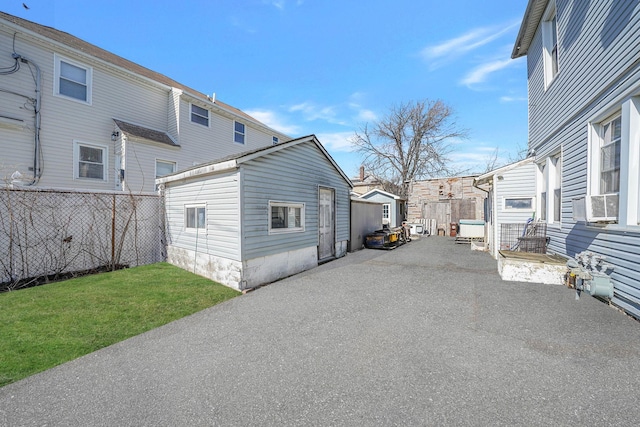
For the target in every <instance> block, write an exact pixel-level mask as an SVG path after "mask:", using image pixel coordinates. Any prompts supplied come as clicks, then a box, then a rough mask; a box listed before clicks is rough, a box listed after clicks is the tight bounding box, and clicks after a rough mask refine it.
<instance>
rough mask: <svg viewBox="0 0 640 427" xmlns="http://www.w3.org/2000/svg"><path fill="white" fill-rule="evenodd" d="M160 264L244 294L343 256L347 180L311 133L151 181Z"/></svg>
mask: <svg viewBox="0 0 640 427" xmlns="http://www.w3.org/2000/svg"><path fill="white" fill-rule="evenodd" d="M156 184H158V185H159V186H160V189H161V191H162V192H163V194H164V201H165V209H166V222H167V261H168V262H170V263H171V264H174V265H176V266H178V267H181V268H184V269H186V270H189V271H193V272H195V273H196V274H200V275H202V276H205V277H208V278H210V279H212V280H215V281H218V282H220V283H223V284H225V285H227V286H230V287H232V288H235V289H239V290H244V289H248V288H253V287H256V286H259V285H262V284H265V283H269V282H273V281H275V280H278V279H281V278H283V277H287V276H290V275H292V274H295V273H299V272H301V271H304V270H307V269H309V268H312V267H315V266H317V265H318V263H319V262H323V261H328V260H331V259H333V258H337V257H341V256H344V255H345V254H346V252H347V242H348V240H349V210H350V192H351V189H352V186H351V182H350V181H349V179H348V177H347V176H346V175H345V174H344V172H343V171H342V170H341V169H340V167H339V166H338V165H337V164H336V162H335V161H334V160H333V158H332V157H331V156H330V155H329V153H328V152H327V151H326V150H325V149H324V147H323V146H322V144H321V143H320V142H319V141H318V139H317V138H316V137H315V135H310V136H306V137H303V138H299V139H295V140H291V141H288V142H284V143H280V144H277V145H273V146H269V147H264V148H261V149H257V150H253V151H248V152H245V153H241V154H238V155H234V156H229V157H226V158H223V159H219V160H216V161H212V162H208V163H203V164H201V165H198V166H196V167H193V168H190V169H187V170H184V171H181V172H177V173H174V174H172V175H168V176H164V177H162V178H158V179H157V180H156Z"/></svg>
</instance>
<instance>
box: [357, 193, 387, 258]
mask: <svg viewBox="0 0 640 427" xmlns="http://www.w3.org/2000/svg"><path fill="white" fill-rule="evenodd" d="M380 229H382V203H378V202H374V201H372V200H365V199H362V198H360V197H358V196H357V195H352V196H351V238H350V239H349V252H355V251H357V250H360V249H362V248H364V242H365V239H366V237H367V235H368V234H369V233H373V232H374V231H376V230H380Z"/></svg>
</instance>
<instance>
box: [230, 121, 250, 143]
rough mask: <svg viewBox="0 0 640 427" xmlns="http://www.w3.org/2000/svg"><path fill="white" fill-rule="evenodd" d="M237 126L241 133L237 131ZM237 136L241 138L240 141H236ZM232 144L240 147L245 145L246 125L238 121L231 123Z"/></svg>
mask: <svg viewBox="0 0 640 427" xmlns="http://www.w3.org/2000/svg"><path fill="white" fill-rule="evenodd" d="M238 125H240V126H242V131H239V130H238ZM239 136H241V138H240V139H241V140H242V141H238V139H239V138H238V137H239ZM233 142H234V143H236V144H241V145H246V143H247V125H245V124H244V123H242V122H240V121H238V120H234V121H233Z"/></svg>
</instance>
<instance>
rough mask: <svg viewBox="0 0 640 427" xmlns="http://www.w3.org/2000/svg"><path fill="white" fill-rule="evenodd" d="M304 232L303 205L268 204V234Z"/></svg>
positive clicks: (289, 203) (287, 203) (286, 203)
mask: <svg viewBox="0 0 640 427" xmlns="http://www.w3.org/2000/svg"><path fill="white" fill-rule="evenodd" d="M298 231H304V203H292V202H273V201H271V202H269V233H289V232H298Z"/></svg>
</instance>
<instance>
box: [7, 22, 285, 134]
mask: <svg viewBox="0 0 640 427" xmlns="http://www.w3.org/2000/svg"><path fill="white" fill-rule="evenodd" d="M0 19H2V20H5V21H7V22H9V23H11V24H14V25H15V26H19V27H21V28H22V29H23V30H26V31H27V32H29V33H32V34H36V35H38V36H41V37H45V38H47V39H49V40H52V41H54V42H56V43H59V44H61V45H64V46H66V47H68V48H71V49H73V50H76V51H79V52H81V53H83V54H85V55H89V56H92V57H94V58H96V59H99V60H101V61H104V62H106V63H108V64H110V65H112V66H115V67H117V68H120V69H124V70H126V71H128V72H131V73H134V74H137V75H138V76H142V77H145V78H147V79H149V80H153V81H155V82H158V83H160V84H162V85H164V86H169V87H175V88H177V89H180V90H182V91H184V92H187V93H188V94H189V95H191V96H193V97H195V98H199V99H200V100H202V101H205V102H207V103H209V104H212V105H215V106H218V107H219V108H221V109H223V110H227V111H229V112H231V113H233V114H236V115H238V116H241V117H243V118H245V119H247V120H250V121H252V122H254V123H257V124H260V125H261V126H265V127H267V126H266V125H265V124H264V123H261V122H259V121H258V120H256V119H255V118H253V117H251V116H250V115H248V114H247V113H245V112H243V111H242V110H239V109H237V108H235V107H233V106H231V105H229V104H225V103H224V102H222V101H219V100H217V99H212V98H211V97H209V96H208V95H206V94H204V93H201V92H199V91H197V90H195V89H192V88H190V87H188V86H185V85H183V84H181V83H180V82H177V81H175V80H173V79H171V78H169V77H167V76H165V75H164V74H160V73H158V72H156V71H153V70H150V69H148V68H146V67H143V66H142V65H139V64H136V63H135V62H132V61H129V60H128V59H125V58H122V57H120V56H118V55H116V54H114V53H111V52H109V51H107V50H104V49H102V48H100V47H98V46H95V45H92V44H91V43H88V42H86V41H84V40H82V39H79V38H78V37H76V36H73V35H71V34H69V33H66V32H64V31H60V30H56V29H55V28H53V27H48V26H46V25H41V24H37V23H35V22H32V21H28V20H26V19H23V18H19V17H17V16H13V15H10V14H8V13H5V12H2V11H0ZM277 133H278V134H282V133H281V132H277Z"/></svg>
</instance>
